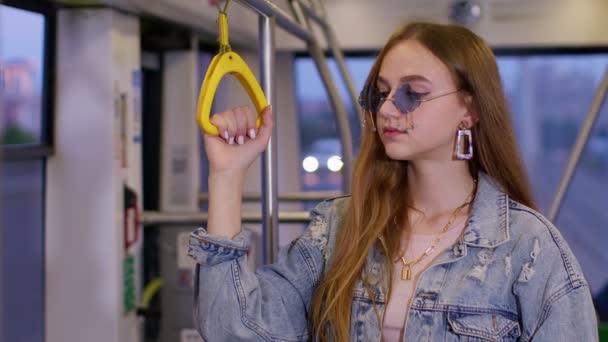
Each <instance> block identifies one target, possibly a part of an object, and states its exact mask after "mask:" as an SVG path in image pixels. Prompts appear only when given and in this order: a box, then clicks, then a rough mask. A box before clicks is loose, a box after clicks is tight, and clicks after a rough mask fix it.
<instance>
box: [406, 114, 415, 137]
mask: <svg viewBox="0 0 608 342" xmlns="http://www.w3.org/2000/svg"><path fill="white" fill-rule="evenodd" d="M405 121H407V124H409V126H408V127H405V131H406V132H408V133H409V132H411V131H413V130H414V113H407V114H405Z"/></svg>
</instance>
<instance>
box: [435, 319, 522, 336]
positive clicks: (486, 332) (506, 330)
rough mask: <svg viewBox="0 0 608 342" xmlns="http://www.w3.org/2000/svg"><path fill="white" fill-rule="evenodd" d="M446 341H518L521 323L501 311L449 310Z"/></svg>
mask: <svg viewBox="0 0 608 342" xmlns="http://www.w3.org/2000/svg"><path fill="white" fill-rule="evenodd" d="M447 319H448V326H449V330H448V332H447V336H446V341H460V342H461V341H469V342H473V341H478V342H482V341H500V342H505V341H516V340H517V338H518V337H519V336H520V335H521V331H520V328H519V323H518V322H517V321H516V320H514V319H511V318H508V317H505V316H504V315H502V314H499V313H462V312H448V317H447Z"/></svg>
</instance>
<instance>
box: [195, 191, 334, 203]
mask: <svg viewBox="0 0 608 342" xmlns="http://www.w3.org/2000/svg"><path fill="white" fill-rule="evenodd" d="M343 195H344V194H343V193H341V192H337V191H310V192H285V193H282V194H279V195H278V199H279V201H283V202H304V201H324V200H326V199H328V198H334V197H339V196H343ZM242 198H243V201H245V202H258V201H261V200H262V194H260V193H257V192H249V193H244V194H243V197H242ZM198 200H199V203H207V202H208V201H209V194H208V193H206V192H201V193H200V194H199V195H198Z"/></svg>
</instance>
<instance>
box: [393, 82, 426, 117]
mask: <svg viewBox="0 0 608 342" xmlns="http://www.w3.org/2000/svg"><path fill="white" fill-rule="evenodd" d="M421 97H422V95H421V94H419V93H416V92H414V91H413V90H412V88H411V87H410V85H409V84H407V83H406V84H404V85H402V86H401V87H400V88H399V89H397V91H395V95H394V96H393V102H394V103H395V107H397V109H399V111H400V112H401V113H410V112H413V111H414V109H416V107H418V105H419V104H420V98H421Z"/></svg>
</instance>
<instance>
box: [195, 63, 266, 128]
mask: <svg viewBox="0 0 608 342" xmlns="http://www.w3.org/2000/svg"><path fill="white" fill-rule="evenodd" d="M228 73H230V74H232V75H233V76H234V77H236V78H237V79H238V80H239V82H240V83H241V85H242V86H243V88H245V90H246V91H247V94H248V95H249V98H251V100H252V101H253V104H254V106H255V108H256V110H257V111H258V113H259V114H261V113H262V111H263V110H264V109H265V108H266V107H268V101H267V100H266V96H264V92H263V91H262V88H261V87H260V85H259V84H258V81H257V80H256V78H255V76H253V73H252V72H251V69H249V67H248V66H247V64H246V63H245V61H243V59H242V58H241V56H239V55H238V54H237V53H235V52H226V53H220V54H218V55H216V56H215V57H213V59H212V60H211V63H210V64H209V68H208V69H207V73H206V74H205V79H204V80H203V84H202V86H201V91H200V93H199V96H198V105H197V108H196V121H197V122H198V125H199V127H200V128H201V129H202V130H203V131H205V132H206V133H207V134H211V135H219V134H220V132H219V130H218V129H217V127H215V126H214V125H213V124H212V123H211V121H210V112H211V104H212V102H213V98H214V97H215V92H216V91H217V87H218V86H219V84H220V81H221V80H222V78H223V77H224V75H226V74H228ZM261 123H262V119H261V116H260V115H258V118H257V120H256V127H258V128H259V127H260V125H261Z"/></svg>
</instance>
